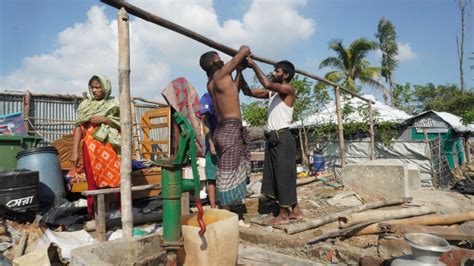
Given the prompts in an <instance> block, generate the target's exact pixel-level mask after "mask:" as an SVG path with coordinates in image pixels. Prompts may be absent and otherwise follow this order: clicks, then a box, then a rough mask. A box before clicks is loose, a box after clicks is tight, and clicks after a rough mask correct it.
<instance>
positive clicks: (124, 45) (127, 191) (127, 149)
mask: <svg viewBox="0 0 474 266" xmlns="http://www.w3.org/2000/svg"><path fill="white" fill-rule="evenodd" d="M117 24H118V39H119V61H118V72H119V73H118V74H119V88H120V123H121V124H122V127H121V139H122V141H121V150H120V151H121V161H120V195H121V196H120V198H121V204H122V231H123V236H124V237H125V238H130V237H132V231H133V214H132V189H131V180H130V179H131V176H130V173H131V163H132V152H131V147H132V140H131V138H130V136H132V123H131V110H130V39H129V23H128V14H127V11H126V10H125V8H121V9H120V11H119V13H118V15H117Z"/></svg>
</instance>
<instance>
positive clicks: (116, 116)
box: [76, 75, 120, 147]
mask: <svg viewBox="0 0 474 266" xmlns="http://www.w3.org/2000/svg"><path fill="white" fill-rule="evenodd" d="M93 78H98V79H99V81H100V84H101V85H102V90H103V92H104V97H103V98H102V99H100V100H98V99H95V98H94V94H93V93H92V87H91V82H92V79H93ZM111 93H112V85H111V84H110V80H109V79H108V78H107V77H105V76H99V75H94V76H92V78H91V79H90V80H89V98H88V99H85V100H84V101H82V102H81V104H80V105H79V108H78V109H77V117H76V126H80V125H82V124H84V123H86V122H89V121H90V119H91V118H92V117H93V116H98V115H99V116H105V117H107V118H108V119H109V120H110V121H111V122H112V127H110V126H108V125H105V124H102V125H100V127H99V128H97V130H96V131H95V132H94V133H93V134H92V136H93V137H94V138H95V139H97V140H99V141H101V142H109V143H111V144H112V145H113V146H115V147H118V146H120V132H119V131H118V130H117V129H120V108H119V102H118V100H117V99H116V98H115V97H113V96H111Z"/></svg>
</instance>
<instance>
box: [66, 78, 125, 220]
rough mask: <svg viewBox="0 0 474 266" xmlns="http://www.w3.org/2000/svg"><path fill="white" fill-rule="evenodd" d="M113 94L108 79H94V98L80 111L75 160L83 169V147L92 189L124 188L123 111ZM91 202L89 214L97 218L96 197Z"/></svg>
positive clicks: (90, 81)
mask: <svg viewBox="0 0 474 266" xmlns="http://www.w3.org/2000/svg"><path fill="white" fill-rule="evenodd" d="M111 92H112V86H111V84H110V80H109V79H108V78H107V77H105V76H99V75H94V76H92V78H91V79H90V80H89V93H90V95H89V97H88V99H85V100H84V101H83V102H81V104H80V105H79V108H78V110H77V115H76V127H75V128H74V148H73V154H72V161H73V163H74V165H75V166H76V167H79V161H80V160H79V148H82V159H83V166H84V171H85V173H86V177H87V185H88V189H89V190H94V189H97V188H101V187H118V186H119V185H120V155H119V154H118V152H117V151H120V132H119V130H120V109H119V103H118V101H117V99H116V98H114V97H112V96H111ZM81 143H82V147H80V144H81ZM87 203H88V204H87V205H88V211H89V213H90V214H91V215H93V210H94V209H93V204H94V201H93V198H92V197H88V199H87Z"/></svg>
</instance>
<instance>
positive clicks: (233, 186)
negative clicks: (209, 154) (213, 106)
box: [213, 119, 250, 205]
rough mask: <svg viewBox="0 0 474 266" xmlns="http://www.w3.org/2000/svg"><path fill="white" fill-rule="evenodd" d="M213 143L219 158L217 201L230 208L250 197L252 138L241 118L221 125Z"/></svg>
mask: <svg viewBox="0 0 474 266" xmlns="http://www.w3.org/2000/svg"><path fill="white" fill-rule="evenodd" d="M213 140H214V143H216V144H217V156H218V157H217V181H216V185H217V199H218V200H219V201H220V202H221V204H222V205H230V204H232V203H234V202H236V201H241V200H242V199H244V198H245V196H246V181H247V178H248V177H249V176H250V145H249V144H250V142H249V135H248V132H247V130H246V129H245V128H244V127H243V126H242V121H241V120H240V119H225V120H223V121H221V122H219V123H218V125H217V128H216V131H215V132H214V137H213ZM238 203H241V202H238Z"/></svg>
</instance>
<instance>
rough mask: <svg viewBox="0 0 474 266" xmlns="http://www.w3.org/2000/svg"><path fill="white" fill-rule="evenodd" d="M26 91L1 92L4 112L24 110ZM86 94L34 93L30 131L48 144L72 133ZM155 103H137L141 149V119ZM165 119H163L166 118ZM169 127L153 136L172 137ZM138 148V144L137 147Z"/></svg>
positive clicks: (136, 111)
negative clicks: (83, 96) (80, 105)
mask: <svg viewBox="0 0 474 266" xmlns="http://www.w3.org/2000/svg"><path fill="white" fill-rule="evenodd" d="M25 95H26V92H2V93H0V115H5V114H11V113H16V112H22V113H23V106H24V103H23V101H24V99H25ZM81 100H82V97H79V96H74V95H60V94H55V95H53V94H51V95H48V94H31V96H30V115H29V120H28V121H25V122H27V123H28V125H29V129H30V133H34V134H36V135H39V136H41V137H42V138H43V139H44V142H45V143H51V142H53V141H55V140H57V139H59V138H61V137H62V136H63V135H65V134H70V133H71V132H72V129H73V128H74V121H75V119H76V111H77V108H78V107H79V104H80V102H81ZM156 108H157V105H154V104H141V103H140V104H136V105H135V118H134V119H135V121H134V125H135V126H136V127H137V132H138V141H139V144H140V145H139V148H141V142H142V139H143V132H142V128H141V125H140V120H141V117H142V116H143V114H145V112H147V111H150V110H153V109H156ZM162 119H163V118H161V120H162ZM152 122H153V123H160V122H163V121H160V119H154V120H153V121H152ZM168 130H169V129H167V128H157V129H152V130H151V134H150V137H151V138H152V139H153V140H162V139H168V138H169V132H168ZM167 146H168V145H160V147H153V148H154V149H155V148H156V149H161V150H166V151H168V150H169V147H167ZM134 148H135V149H136V147H134Z"/></svg>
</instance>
